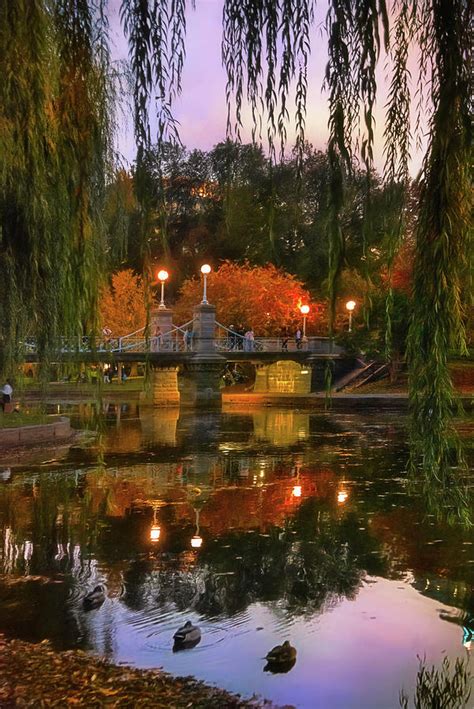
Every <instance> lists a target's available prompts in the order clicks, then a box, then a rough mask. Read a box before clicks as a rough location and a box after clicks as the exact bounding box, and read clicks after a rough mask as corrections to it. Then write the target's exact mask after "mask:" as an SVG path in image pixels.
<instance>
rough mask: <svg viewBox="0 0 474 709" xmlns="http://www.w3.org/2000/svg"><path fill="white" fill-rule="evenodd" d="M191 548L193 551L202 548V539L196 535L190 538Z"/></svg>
mask: <svg viewBox="0 0 474 709" xmlns="http://www.w3.org/2000/svg"><path fill="white" fill-rule="evenodd" d="M191 546H192V548H193V549H199V548H200V547H201V546H202V537H200V536H198V535H197V534H195V535H194V537H191Z"/></svg>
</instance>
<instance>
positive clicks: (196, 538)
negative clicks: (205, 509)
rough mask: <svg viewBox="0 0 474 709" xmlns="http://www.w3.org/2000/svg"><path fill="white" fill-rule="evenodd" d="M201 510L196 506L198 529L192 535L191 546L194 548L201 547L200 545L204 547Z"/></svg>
mask: <svg viewBox="0 0 474 709" xmlns="http://www.w3.org/2000/svg"><path fill="white" fill-rule="evenodd" d="M199 512H200V510H199V509H197V508H196V507H195V508H194V513H195V515H196V531H195V533H194V535H193V536H192V537H191V546H192V548H193V549H200V547H202V537H201V536H200V534H199Z"/></svg>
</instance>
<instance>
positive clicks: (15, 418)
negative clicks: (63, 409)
mask: <svg viewBox="0 0 474 709" xmlns="http://www.w3.org/2000/svg"><path fill="white" fill-rule="evenodd" d="M60 418H61V417H60V416H48V415H47V414H30V413H27V412H25V411H13V412H12V413H10V414H5V413H3V412H0V428H20V427H21V426H37V425H42V424H45V423H54V422H55V421H59V419H60Z"/></svg>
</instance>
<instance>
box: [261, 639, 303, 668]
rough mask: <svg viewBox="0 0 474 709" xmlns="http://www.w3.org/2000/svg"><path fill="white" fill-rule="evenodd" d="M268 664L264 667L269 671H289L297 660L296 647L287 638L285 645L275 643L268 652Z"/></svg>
mask: <svg viewBox="0 0 474 709" xmlns="http://www.w3.org/2000/svg"><path fill="white" fill-rule="evenodd" d="M265 659H266V661H267V664H266V665H265V667H264V668H263V669H264V671H268V672H274V673H275V672H289V671H290V670H291V668H292V667H293V666H294V664H295V662H296V648H295V647H293V645H290V643H289V641H288V640H285V642H284V643H283V645H275V647H274V648H272V649H271V650H270V652H269V653H267V656H266V658H265Z"/></svg>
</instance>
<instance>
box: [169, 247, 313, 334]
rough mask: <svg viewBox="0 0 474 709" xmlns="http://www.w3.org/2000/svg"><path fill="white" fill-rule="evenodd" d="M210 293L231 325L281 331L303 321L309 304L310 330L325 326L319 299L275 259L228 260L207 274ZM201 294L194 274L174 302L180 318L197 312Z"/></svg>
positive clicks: (257, 330)
mask: <svg viewBox="0 0 474 709" xmlns="http://www.w3.org/2000/svg"><path fill="white" fill-rule="evenodd" d="M207 297H208V300H209V302H210V303H211V304H212V305H215V306H216V318H217V320H218V321H219V322H220V323H222V324H223V325H225V326H226V327H229V326H230V325H233V326H234V327H235V328H239V327H241V326H243V327H244V328H246V329H247V328H249V327H251V328H253V330H254V332H255V334H256V335H260V336H264V335H278V334H280V333H281V332H282V330H284V329H285V328H288V329H290V330H292V329H295V328H296V327H297V326H298V325H300V326H301V323H302V315H301V312H300V310H299V307H300V305H309V306H310V312H309V314H308V316H307V331H308V334H311V333H314V332H316V331H318V332H319V331H322V328H321V327H318V325H319V322H321V320H322V311H323V307H324V306H323V305H322V304H321V303H314V302H312V300H311V296H310V294H309V292H308V291H307V290H306V289H305V288H304V286H303V284H302V283H301V281H298V280H297V279H296V278H295V277H294V276H292V275H291V274H289V273H286V272H285V271H282V270H281V269H279V268H276V266H274V265H273V264H267V265H266V266H251V265H250V264H249V263H244V264H242V265H241V264H236V263H233V262H232V261H224V262H223V263H222V264H221V266H220V267H219V268H218V269H217V270H216V271H213V272H211V273H210V274H209V276H208V277H207ZM201 300H202V283H201V282H200V281H199V280H198V279H196V278H192V279H189V280H187V281H185V282H184V283H183V285H182V287H181V290H180V295H179V298H178V301H177V303H176V305H175V307H174V308H173V310H174V315H173V320H174V322H175V323H178V324H179V323H182V322H186V321H187V320H189V319H190V318H191V317H192V311H193V306H194V305H197V304H198V303H200V302H201Z"/></svg>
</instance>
